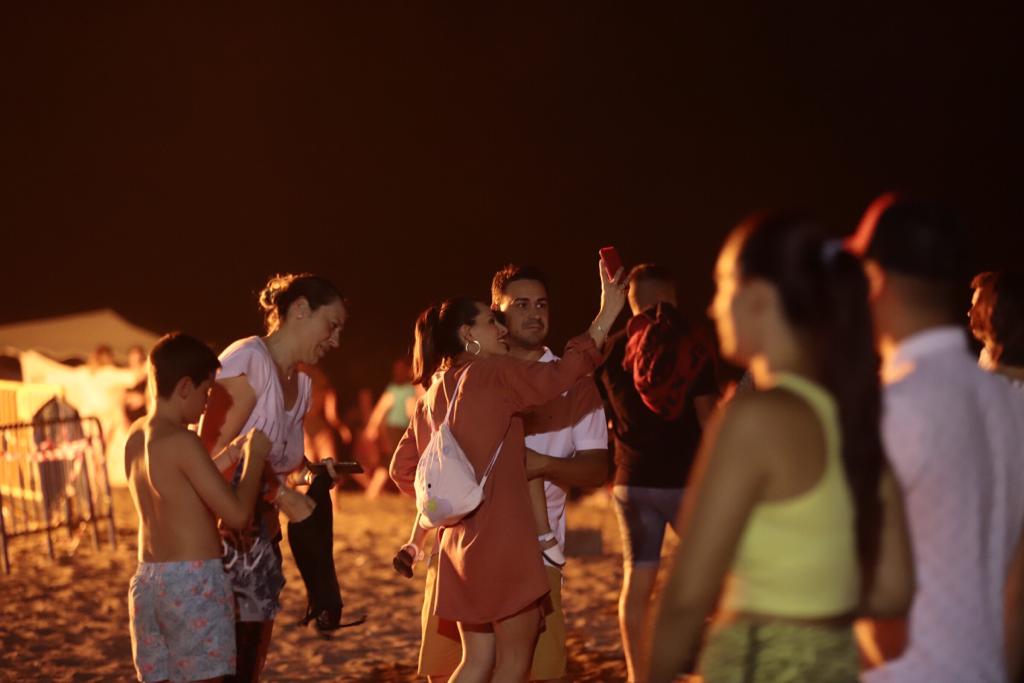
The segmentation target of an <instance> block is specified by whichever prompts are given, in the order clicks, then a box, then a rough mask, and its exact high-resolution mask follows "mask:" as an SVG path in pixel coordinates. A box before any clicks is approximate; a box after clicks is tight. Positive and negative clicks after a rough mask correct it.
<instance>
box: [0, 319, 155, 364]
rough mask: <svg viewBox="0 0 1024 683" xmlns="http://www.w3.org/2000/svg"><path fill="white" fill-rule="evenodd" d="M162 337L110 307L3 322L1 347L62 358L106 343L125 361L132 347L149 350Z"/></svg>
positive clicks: (116, 357) (85, 354) (89, 351)
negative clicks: (134, 323) (5, 323)
mask: <svg viewBox="0 0 1024 683" xmlns="http://www.w3.org/2000/svg"><path fill="white" fill-rule="evenodd" d="M159 338H160V337H159V335H156V334H154V333H152V332H150V331H149V330H146V329H143V328H141V327H139V326H137V325H133V324H132V323H130V322H128V321H127V320H125V319H124V318H122V317H121V316H120V315H118V313H117V312H116V311H114V310H113V309H110V308H102V309H99V310H95V311H85V312H83V313H73V314H71V315H62V316H57V317H55V318H42V319H38V320H26V321H24V322H18V323H11V324H9V325H0V351H6V352H7V353H8V354H9V355H17V353H13V352H15V351H29V350H32V351H38V352H40V353H43V354H46V355H47V356H49V357H51V358H56V359H59V360H68V359H70V358H81V359H83V360H84V359H86V358H88V357H89V356H90V354H92V352H93V351H95V350H96V347H98V346H101V345H106V346H109V347H110V348H111V350H112V351H113V352H114V360H115V361H116V362H118V363H122V364H123V363H125V362H127V360H128V349H130V348H131V347H133V346H141V347H142V348H143V349H144V350H145V351H147V352H148V351H149V349H151V348H152V347H153V345H154V344H156V342H157V340H158V339H159Z"/></svg>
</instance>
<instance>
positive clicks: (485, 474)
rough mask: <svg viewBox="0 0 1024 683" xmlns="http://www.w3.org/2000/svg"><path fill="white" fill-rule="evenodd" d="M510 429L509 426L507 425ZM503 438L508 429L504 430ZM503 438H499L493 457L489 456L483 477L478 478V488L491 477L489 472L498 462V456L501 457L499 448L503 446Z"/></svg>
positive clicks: (506, 434)
mask: <svg viewBox="0 0 1024 683" xmlns="http://www.w3.org/2000/svg"><path fill="white" fill-rule="evenodd" d="M509 426H510V427H511V424H510V425H509ZM505 436H508V429H506V430H505ZM505 436H503V437H501V443H499V444H498V449H497V450H496V451H494V455H493V456H491V461H490V462H489V463H487V469H485V470H484V476H483V477H481V478H480V486H483V485H484V484H486V483H487V477H489V476H491V470H493V469H494V463H496V462H498V456H499V455H501V447H502V446H504V445H505Z"/></svg>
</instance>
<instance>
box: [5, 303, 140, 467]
mask: <svg viewBox="0 0 1024 683" xmlns="http://www.w3.org/2000/svg"><path fill="white" fill-rule="evenodd" d="M158 340H159V337H158V336H157V335H156V334H153V333H152V332H150V331H149V330H145V329H143V328H141V327H138V326H137V325H133V324H131V323H130V322H128V321H127V320H125V319H124V318H122V317H121V316H120V315H118V314H117V312H115V311H113V310H111V309H109V308H105V309H100V310H96V311H86V312H84V313H76V314H73V315H63V316H59V317H56V318H47V319H42V320H28V321H25V322H20V323H13V324H10V325H3V326H0V352H3V353H6V354H8V355H12V356H16V357H17V358H18V359H19V361H20V365H21V375H22V379H23V380H24V382H25V384H23V385H22V387H23V389H24V390H25V391H28V390H29V389H30V388H31V387H32V386H33V384H34V383H43V384H46V385H53V386H57V387H60V388H61V389H62V391H63V394H64V396H65V397H66V399H67V401H68V403H70V404H71V405H72V406H74V407H75V409H77V410H78V412H79V414H81V415H82V416H83V417H96V418H98V419H99V421H100V424H101V425H102V427H103V433H104V436H105V437H106V440H107V465H108V472H109V476H110V482H111V483H112V484H115V485H117V484H124V483H125V476H124V436H125V430H126V428H127V426H128V425H127V420H126V417H125V413H124V399H125V391H126V390H128V389H129V388H131V387H133V386H135V385H137V384H138V383H139V382H140V381H141V380H142V379H144V377H145V374H144V370H143V369H140V368H135V369H130V368H119V367H115V366H104V367H93V366H90V365H82V366H80V367H70V366H68V365H64V364H63V363H60V362H58V361H56V360H53V359H55V358H56V359H60V360H70V359H73V358H78V359H83V360H84V359H87V358H89V356H90V355H92V353H93V352H94V351H95V350H96V348H97V347H99V346H109V347H110V349H111V351H112V352H113V355H114V359H115V360H116V361H118V362H121V363H122V364H123V363H125V362H126V361H127V358H128V350H129V349H131V348H132V347H133V346H141V347H142V349H143V350H144V351H145V352H146V353H148V352H149V350H150V349H151V348H152V347H153V345H154V344H156V342H157V341H158ZM9 384H11V386H16V384H17V383H9Z"/></svg>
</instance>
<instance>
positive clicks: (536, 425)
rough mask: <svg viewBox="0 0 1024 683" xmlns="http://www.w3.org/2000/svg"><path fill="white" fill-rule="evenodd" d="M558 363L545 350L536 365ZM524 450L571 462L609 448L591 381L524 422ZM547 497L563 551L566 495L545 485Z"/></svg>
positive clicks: (550, 520)
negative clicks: (584, 453)
mask: <svg viewBox="0 0 1024 683" xmlns="http://www.w3.org/2000/svg"><path fill="white" fill-rule="evenodd" d="M556 360H558V356H556V355H555V354H554V353H552V351H551V349H549V348H545V349H544V355H543V356H541V357H540V359H539V362H541V363H550V362H552V361H556ZM523 426H524V429H525V430H526V447H527V448H529V449H531V450H534V451H537V452H538V453H543V454H544V455H547V456H551V457H553V458H571V457H572V456H573V455H575V454H576V452H577V451H588V450H598V449H606V448H608V419H607V418H606V417H605V415H604V404H603V403H602V402H601V395H600V394H598V393H597V385H596V384H595V383H594V378H593V377H590V376H587V377H583V378H581V379H580V380H579V381H578V382H577V383H576V385H575V386H573V388H572V389H570V390H569V391H567V392H565V393H564V394H562V396H561V397H560V398H557V399H555V400H554V401H551V402H550V403H548V404H546V405H543V406H540V407H539V408H536V409H534V410H532V411H530V413H528V414H527V415H525V416H524V418H523ZM544 494H545V496H546V497H547V505H548V523H549V524H550V526H551V530H552V531H553V532H554V533H555V537H556V538H557V539H558V545H559V546H560V547H561V549H562V551H563V552H564V551H565V502H566V491H565V489H563V488H562V487H561V486H559V485H558V484H555V483H554V482H550V481H545V482H544Z"/></svg>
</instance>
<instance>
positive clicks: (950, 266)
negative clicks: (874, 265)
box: [845, 193, 970, 282]
mask: <svg viewBox="0 0 1024 683" xmlns="http://www.w3.org/2000/svg"><path fill="white" fill-rule="evenodd" d="M969 246H970V245H969V242H968V239H967V232H966V230H965V229H964V227H963V225H962V224H961V223H960V221H959V220H958V219H957V217H956V216H955V215H954V214H953V213H952V212H951V211H949V210H948V209H946V208H944V207H942V206H940V205H938V204H933V203H930V202H925V201H921V200H917V199H910V198H906V197H903V196H900V195H898V194H894V193H888V194H884V195H882V196H881V197H879V198H878V199H876V200H875V201H874V202H872V203H871V205H870V206H869V207H868V209H867V211H865V212H864V217H863V219H861V223H860V226H859V227H858V228H857V232H855V233H854V234H853V235H851V236H850V237H849V238H847V239H846V241H845V247H846V249H847V250H848V251H851V252H853V253H854V254H857V255H858V256H860V257H862V258H867V259H871V260H873V261H877V262H878V264H879V265H881V266H882V267H883V268H885V269H886V270H891V271H894V272H897V273H902V274H904V275H910V276H913V277H919V278H922V279H926V280H935V281H944V282H952V281H957V280H961V279H963V278H965V277H967V276H968V275H969V274H970V256H969V252H970V249H969Z"/></svg>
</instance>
